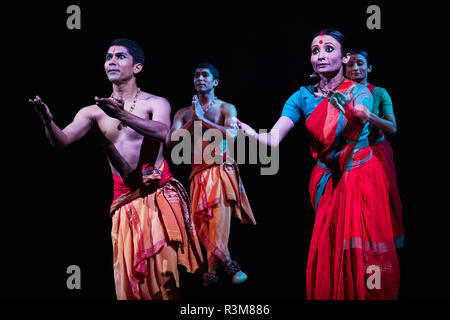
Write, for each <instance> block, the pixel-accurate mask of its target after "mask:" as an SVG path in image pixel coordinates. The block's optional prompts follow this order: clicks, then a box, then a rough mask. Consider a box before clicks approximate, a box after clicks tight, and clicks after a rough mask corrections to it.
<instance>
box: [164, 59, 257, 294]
mask: <svg viewBox="0 0 450 320" xmlns="http://www.w3.org/2000/svg"><path fill="white" fill-rule="evenodd" d="M218 84H219V72H218V71H217V69H216V68H215V67H214V66H213V65H212V64H208V63H201V64H199V65H198V66H197V68H196V69H195V72H194V86H195V90H196V91H197V94H198V97H197V96H194V98H193V101H192V106H189V107H185V108H182V109H180V110H179V111H178V112H177V113H176V114H175V117H174V121H173V126H172V129H171V132H170V135H169V136H168V137H169V138H168V141H167V145H168V146H169V147H171V146H173V145H175V144H176V143H177V141H174V140H175V139H172V138H171V137H174V135H173V134H174V133H176V132H177V130H180V129H185V130H188V131H189V132H191V137H192V143H191V145H192V146H194V147H193V148H191V155H192V160H193V162H192V172H191V175H190V178H189V181H190V194H191V203H192V214H193V218H194V224H195V228H196V231H197V234H198V237H199V239H200V242H201V243H202V244H203V245H204V247H205V248H206V251H207V260H208V272H206V273H205V274H204V275H203V284H204V285H209V284H214V283H217V281H218V276H217V273H216V270H217V267H218V265H219V263H220V264H222V265H224V267H225V272H226V273H227V274H228V275H229V276H231V277H232V283H234V284H238V283H242V282H244V281H245V280H247V275H246V274H245V273H244V272H242V271H241V269H240V267H239V265H238V263H237V262H236V261H235V260H232V259H231V256H230V252H229V250H228V238H229V235H230V224H231V217H232V215H234V216H235V217H237V218H238V219H240V220H241V222H244V223H253V224H255V223H256V222H255V218H254V216H253V213H252V210H251V208H250V204H249V202H248V199H247V195H246V193H245V190H244V187H243V184H242V181H241V179H240V177H239V172H238V168H237V165H236V163H235V161H234V160H233V159H232V158H231V157H230V156H229V155H228V156H227V154H226V146H225V147H224V146H223V144H222V145H221V144H219V146H218V147H216V148H215V150H214V152H210V153H209V154H211V157H210V159H205V158H204V154H206V153H205V152H204V151H205V149H206V148H207V147H208V146H209V147H211V143H210V142H209V141H205V140H204V139H203V138H202V134H200V135H198V136H197V135H196V134H195V132H194V131H196V130H195V125H196V124H195V122H196V123H197V124H199V123H201V126H202V128H203V129H216V130H219V131H220V133H221V135H222V138H224V139H225V138H226V137H227V135H230V136H231V138H234V137H235V135H236V131H237V126H236V120H235V117H236V108H235V107H234V106H233V105H232V104H230V103H227V102H225V101H222V100H220V99H217V97H215V95H214V89H215V87H216V86H217V85H218ZM192 133H194V134H192ZM223 142H226V140H224V141H223ZM217 157H219V158H220V159H222V161H220V162H219V163H217V161H216V162H213V161H212V158H215V159H217ZM210 160H211V161H210Z"/></svg>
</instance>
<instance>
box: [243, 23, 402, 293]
mask: <svg viewBox="0 0 450 320" xmlns="http://www.w3.org/2000/svg"><path fill="white" fill-rule="evenodd" d="M342 44H343V35H342V34H341V33H340V32H338V31H336V30H324V31H322V32H320V33H318V34H316V35H315V36H314V37H313V40H312V43H311V64H312V67H313V69H314V71H315V72H316V73H317V74H318V75H319V76H320V82H319V83H317V84H316V85H311V86H302V87H300V89H299V90H298V91H297V92H295V93H294V94H293V95H292V96H291V97H290V98H289V99H288V100H287V102H286V104H285V106H284V108H283V111H282V114H281V117H280V118H279V119H278V121H277V122H276V123H275V125H274V126H273V128H272V129H271V131H270V132H269V133H262V134H257V133H256V131H255V130H253V129H252V128H251V127H250V126H248V125H247V124H245V123H243V122H241V121H239V120H238V125H239V127H240V128H241V129H242V130H243V131H244V132H245V133H246V134H248V135H250V136H253V137H255V138H256V139H258V140H259V141H261V142H263V143H266V144H267V145H270V146H277V145H278V144H279V143H280V141H281V140H282V139H283V138H284V137H285V136H286V135H287V133H288V132H289V131H290V130H291V129H292V128H293V127H294V124H295V123H296V122H297V121H299V120H302V122H303V123H304V125H305V129H306V133H307V135H308V138H309V141H310V149H311V153H312V156H313V157H314V159H315V160H317V165H316V166H315V167H314V169H313V171H312V174H311V180H310V196H311V203H312V206H313V208H314V210H315V213H316V219H315V223H314V228H313V233H312V238H311V245H310V249H309V254H308V263H307V269H306V273H307V275H306V276H307V281H306V286H307V288H306V289H307V299H321V300H323V299H326V300H328V299H395V298H396V297H397V294H398V290H399V277H400V270H399V265H398V258H397V254H396V251H395V246H394V237H393V234H392V221H391V215H390V210H389V193H388V180H387V178H386V174H385V172H384V169H383V165H382V163H381V162H380V161H379V160H378V158H377V157H374V156H373V152H372V149H371V147H370V146H369V141H368V136H369V122H368V118H369V115H370V111H371V109H372V101H371V98H372V95H371V93H370V91H369V90H368V89H367V88H366V87H365V86H363V85H361V84H358V83H356V82H353V81H351V80H349V79H345V78H344V69H343V64H345V63H347V62H348V60H349V55H346V54H345V52H344V49H343V46H342Z"/></svg>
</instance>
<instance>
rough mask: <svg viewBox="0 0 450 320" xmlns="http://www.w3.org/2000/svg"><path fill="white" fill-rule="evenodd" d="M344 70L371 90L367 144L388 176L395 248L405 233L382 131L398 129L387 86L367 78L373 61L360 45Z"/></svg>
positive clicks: (388, 147) (392, 132)
mask: <svg viewBox="0 0 450 320" xmlns="http://www.w3.org/2000/svg"><path fill="white" fill-rule="evenodd" d="M345 70H346V76H347V78H349V79H351V80H353V81H356V82H358V83H361V84H363V85H365V86H366V87H367V89H369V90H370V92H371V93H372V101H373V109H372V112H371V113H370V114H369V122H370V125H369V128H370V134H369V144H370V147H371V148H372V151H373V154H374V155H375V156H376V157H377V158H378V159H379V160H380V161H381V162H382V163H383V168H384V170H385V171H386V175H387V178H388V180H389V200H390V206H391V214H392V224H393V225H392V226H393V228H394V230H393V232H394V243H395V247H396V248H402V247H403V242H404V237H405V230H404V227H403V206H402V202H401V199H400V193H399V191H398V187H397V174H396V172H395V164H394V154H393V152H392V147H391V144H390V143H389V141H388V140H387V139H385V137H384V133H386V134H388V135H395V134H396V132H397V124H396V121H395V115H394V110H393V108H392V101H391V97H390V96H389V94H388V93H387V91H386V89H384V88H381V87H375V86H374V85H373V84H369V82H368V81H367V78H368V74H369V72H371V70H372V65H370V64H369V55H368V53H367V52H366V51H364V50H361V49H354V50H351V51H350V60H349V62H348V63H347V65H346V68H345Z"/></svg>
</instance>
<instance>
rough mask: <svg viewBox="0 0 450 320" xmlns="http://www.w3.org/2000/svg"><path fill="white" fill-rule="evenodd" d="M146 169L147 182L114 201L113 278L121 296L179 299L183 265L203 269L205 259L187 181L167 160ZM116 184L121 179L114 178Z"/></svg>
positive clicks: (112, 231)
mask: <svg viewBox="0 0 450 320" xmlns="http://www.w3.org/2000/svg"><path fill="white" fill-rule="evenodd" d="M163 166H164V168H163V169H162V170H161V171H162V173H161V171H159V170H156V169H154V168H152V169H151V170H147V169H146V171H144V173H143V181H144V183H143V184H142V186H141V187H140V188H138V189H136V190H133V191H131V190H130V191H128V192H126V193H124V194H122V195H120V196H118V197H117V198H116V199H115V200H114V201H113V203H112V206H111V215H112V230H111V238H112V243H113V260H114V280H115V285H116V295H117V299H119V300H125V299H127V300H128V299H139V300H140V299H146V300H155V299H158V300H160V299H164V300H169V299H178V298H179V274H178V268H177V265H178V264H181V265H184V266H185V267H186V268H187V271H188V272H196V271H202V269H203V259H202V255H201V250H200V245H199V242H198V239H197V236H196V233H195V230H194V225H193V222H192V220H191V214H190V210H189V199H188V197H187V194H186V191H185V190H184V188H183V187H182V185H181V184H180V183H179V182H178V181H176V180H175V179H173V178H172V176H171V175H170V172H169V171H168V166H167V163H165V162H164V165H163ZM114 180H115V182H116V183H115V185H116V184H117V181H119V184H120V181H121V178H120V177H117V176H114Z"/></svg>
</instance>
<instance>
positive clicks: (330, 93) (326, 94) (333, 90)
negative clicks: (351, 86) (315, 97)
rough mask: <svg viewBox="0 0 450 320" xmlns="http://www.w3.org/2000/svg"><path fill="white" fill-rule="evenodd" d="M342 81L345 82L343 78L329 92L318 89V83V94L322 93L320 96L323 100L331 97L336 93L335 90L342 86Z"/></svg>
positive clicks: (318, 86)
mask: <svg viewBox="0 0 450 320" xmlns="http://www.w3.org/2000/svg"><path fill="white" fill-rule="evenodd" d="M344 80H345V78H343V79H342V81H341V82H340V83H339V84H338V85H337V86H336V87H334V88H333V89H331V90H326V89H322V88H321V87H320V84H319V83H318V84H317V88H318V89H319V90H320V92H322V96H323V97H324V98H330V97H331V96H332V95H333V93H334V92H335V91H336V89H337V88H338V87H339V86H340V85H341V84H342V82H344Z"/></svg>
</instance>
